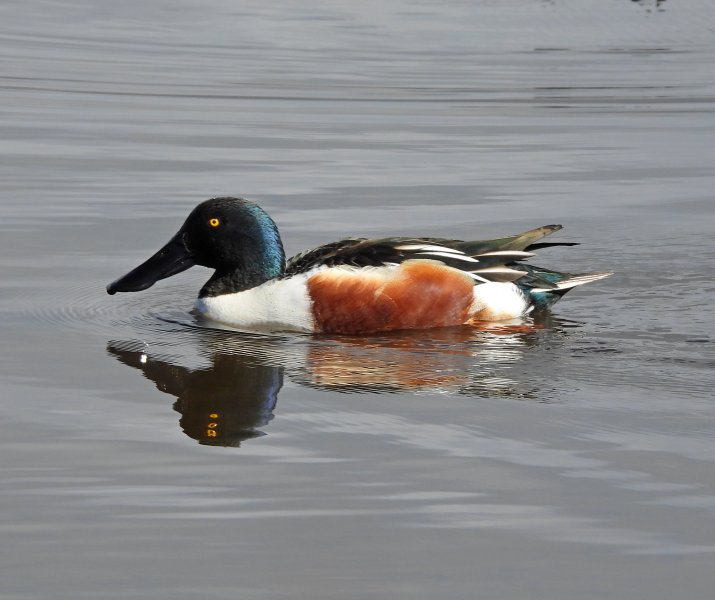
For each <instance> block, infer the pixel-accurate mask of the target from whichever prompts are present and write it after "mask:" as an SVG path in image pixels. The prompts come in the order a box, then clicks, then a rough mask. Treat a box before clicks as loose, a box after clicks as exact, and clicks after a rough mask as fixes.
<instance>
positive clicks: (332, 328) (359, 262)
mask: <svg viewBox="0 0 715 600" xmlns="http://www.w3.org/2000/svg"><path fill="white" fill-rule="evenodd" d="M559 229H561V225H546V226H544V227H538V228H537V229H532V230H530V231H527V232H525V233H521V234H518V235H512V236H507V237H503V238H498V239H493V240H482V241H472V242H465V241H459V240H447V239H437V238H408V237H392V238H382V239H364V238H349V239H344V240H340V241H338V242H333V243H331V244H326V245H324V246H319V247H318V248H314V249H312V250H308V251H306V252H302V253H300V254H297V255H296V256H294V257H293V258H291V259H289V260H288V261H286V259H285V253H284V251H283V244H282V242H281V238H280V235H279V233H278V227H277V226H276V224H275V223H274V222H273V219H271V218H270V217H269V216H268V214H267V213H266V212H265V211H264V210H263V209H262V208H261V207H260V206H258V205H257V204H254V203H253V202H250V201H248V200H244V199H242V198H213V199H211V200H207V201H205V202H202V203H201V204H199V205H198V206H197V207H196V208H195V209H194V210H193V211H192V212H191V214H190V215H189V217H188V218H187V219H186V222H185V223H184V224H183V225H182V227H181V229H179V231H178V233H177V234H176V235H175V236H174V237H173V238H172V239H171V240H170V241H169V242H168V243H167V244H166V245H165V246H164V247H163V248H161V250H159V251H158V252H157V253H156V254H155V255H154V256H152V257H151V258H149V259H148V260H147V261H146V262H144V263H142V264H141V265H139V266H138V267H137V268H135V269H134V270H132V271H130V272H129V273H127V274H126V275H124V276H123V277H120V278H119V279H117V280H116V281H114V282H113V283H111V284H109V285H108V286H107V292H108V293H109V294H114V293H116V292H136V291H140V290H145V289H147V288H149V287H151V286H152V285H154V283H156V282H157V281H158V280H160V279H164V278H166V277H171V276H172V275H176V274H177V273H180V272H181V271H184V270H186V269H188V268H189V267H191V266H193V265H202V266H204V267H209V268H211V269H215V272H214V274H213V275H212V276H211V278H210V279H209V280H208V281H207V282H206V284H205V285H204V286H203V287H202V288H201V291H200V292H199V297H198V300H197V302H196V308H197V309H198V311H199V313H201V314H202V315H204V316H205V317H207V318H208V319H210V320H213V321H217V322H220V323H223V324H227V325H230V326H233V327H237V328H247V329H263V330H265V329H271V330H297V331H307V332H315V333H340V334H359V333H369V332H379V331H388V330H396V329H423V328H430V327H446V326H454V325H466V324H474V323H477V322H480V321H499V320H507V319H514V318H518V317H521V316H524V315H526V314H528V313H529V312H531V311H532V310H534V309H545V308H548V307H549V306H551V305H552V304H553V303H554V302H556V301H557V300H558V299H559V298H561V296H563V295H564V294H565V293H566V292H568V291H569V290H570V289H571V288H574V287H576V286H579V285H582V284H584V283H589V282H591V281H596V280H598V279H603V278H604V277H607V276H609V275H611V273H605V272H602V273H581V274H570V273H559V272H556V271H551V270H549V269H544V268H540V267H536V266H532V265H529V264H526V263H524V262H523V261H524V260H525V259H527V258H531V257H532V256H534V254H533V253H532V250H537V249H540V248H545V247H549V246H573V245H576V244H574V243H572V242H550V243H549V242H539V240H541V239H542V238H543V237H545V236H547V235H549V234H551V233H553V232H555V231H558V230H559Z"/></svg>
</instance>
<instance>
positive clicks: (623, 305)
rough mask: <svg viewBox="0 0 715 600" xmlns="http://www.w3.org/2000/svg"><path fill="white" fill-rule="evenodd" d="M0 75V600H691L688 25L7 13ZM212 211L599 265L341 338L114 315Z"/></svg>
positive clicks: (706, 450)
mask: <svg viewBox="0 0 715 600" xmlns="http://www.w3.org/2000/svg"><path fill="white" fill-rule="evenodd" d="M0 56H2V57H3V61H2V67H0V190H1V195H0V273H1V276H0V330H1V332H2V333H1V335H2V338H1V339H2V350H1V351H0V382H1V384H2V388H1V389H2V394H1V395H2V397H1V399H0V474H1V477H0V515H2V516H0V534H1V535H2V540H3V544H2V546H1V548H2V549H1V550H0V598H1V599H2V600H35V599H38V600H39V599H45V598H53V599H60V600H61V599H68V600H69V599H72V600H76V599H84V598H87V599H93V600H94V599H104V598H106V599H115V598H116V599H125V598H142V599H147V600H159V599H161V600H164V599H172V600H179V599H183V598H187V599H188V598H196V597H201V598H207V599H213V598H215V599H229V598H230V599H235V598H241V599H265V598H305V599H315V600H317V599H325V600H328V599H330V600H333V599H337V598H340V599H343V598H346V599H368V598H370V599H383V598H390V599H393V598H405V599H425V600H427V599H430V600H432V599H434V598H449V599H452V598H454V599H471V598H479V599H490V600H491V599H494V600H519V599H528V600H542V599H543V600H554V599H564V600H596V599H613V600H622V599H623V598H648V600H660V599H663V600H666V599H667V600H671V599H672V598H688V599H689V600H691V599H695V600H700V599H702V600H705V599H709V598H711V597H712V590H713V584H715V576H714V575H713V569H712V564H713V560H714V559H715V520H714V519H715V475H714V473H715V470H714V467H715V405H714V403H713V388H714V387H715V369H714V367H715V352H714V351H713V339H714V335H715V327H714V326H713V325H714V323H715V318H714V317H713V310H712V298H713V292H715V284H714V283H713V262H714V259H715V210H714V208H715V206H714V204H715V203H714V202H713V196H714V192H713V190H715V174H714V172H713V157H714V156H715V142H714V141H713V140H715V78H713V74H714V71H713V65H714V64H715V8H714V7H713V5H712V3H711V2H709V0H692V1H690V2H675V1H672V0H668V1H667V2H658V3H656V2H655V1H653V2H648V1H646V0H644V1H643V2H631V1H628V0H603V1H600V2H587V1H585V0H579V1H571V0H570V1H568V2H567V1H566V0H552V1H538V0H507V1H504V0H501V1H499V2H497V1H484V2H448V3H446V5H445V4H443V3H437V2H414V1H410V2H407V1H402V0H395V1H390V2H359V3H356V2H300V3H298V2H288V1H278V2H270V3H265V2H253V1H241V2H234V1H229V0H210V1H208V2H192V1H189V0H184V1H180V2H176V1H175V0H172V1H171V2H169V1H168V0H146V1H144V2H141V3H139V2H131V1H130V2H128V3H127V2H125V3H104V2H92V1H90V0H76V1H72V2H69V1H65V0H57V1H54V2H42V1H40V0H30V1H23V2H19V1H13V0H8V1H6V2H4V3H3V4H2V6H0ZM217 195H243V196H246V197H250V198H251V199H253V200H255V201H257V202H259V203H260V204H261V205H262V206H264V207H265V208H266V210H268V212H269V213H270V214H271V215H272V216H273V217H274V219H275V220H276V222H277V223H278V226H279V228H280V230H281V233H282V235H283V239H284V242H285V245H286V249H287V251H288V252H289V253H295V252H298V251H300V250H303V249H305V248H308V247H311V246H315V245H317V244H320V243H323V242H329V241H332V240H335V239H338V238H340V237H343V236H348V235H356V236H375V237H378V236H385V235H430V236H435V237H454V238H460V239H469V238H483V237H494V236H501V235H504V234H508V233H516V232H518V231H522V230H525V229H529V228H531V227H536V226H539V225H543V224H547V223H563V224H564V225H565V229H564V231H562V232H560V233H559V234H558V238H556V239H558V240H561V241H578V242H580V243H581V246H578V247H574V248H553V249H544V250H542V251H540V253H539V257H538V262H537V264H540V265H543V266H546V267H551V268H556V269H562V270H567V271H571V272H580V271H588V270H613V271H615V273H616V274H615V275H614V276H613V277H612V278H610V279H608V280H605V281H602V282H598V283H595V284H592V285H589V286H586V287H584V288H582V289H579V290H577V291H574V292H572V293H570V294H569V295H568V296H567V297H566V298H565V299H564V300H563V301H562V302H561V303H559V304H558V305H557V306H556V308H555V310H554V311H553V313H552V314H551V315H545V316H542V317H539V318H537V319H535V320H527V321H525V322H524V323H521V324H517V325H513V324H512V325H505V326H502V327H492V328H487V329H467V330H465V329H462V328H457V329H445V330H433V331H421V332H408V333H395V334H390V335H382V336H365V337H362V338H346V337H325V336H324V337H311V336H302V335H292V334H291V335H287V334H285V335H281V334H277V335H257V334H250V333H241V332H233V331H225V330H216V329H211V328H206V327H203V326H201V325H200V324H198V323H197V322H196V321H195V319H194V317H193V316H192V315H191V313H190V309H191V305H192V302H193V298H194V297H195V295H196V292H197V290H198V288H199V287H200V285H201V284H202V283H203V281H205V279H207V277H208V275H209V273H208V272H207V271H206V270H204V269H200V268H196V269H192V270H191V271H188V272H186V273H183V274H181V275H179V276H177V277H175V278H173V279H170V280H167V281H162V282H160V283H158V284H157V285H156V286H154V287H153V288H151V289H150V290H147V291H145V292H142V293H139V294H124V295H121V294H120V295H117V296H112V297H110V296H107V295H106V293H105V291H104V287H105V285H106V284H107V283H108V282H109V281H111V280H113V279H115V278H116V277H117V276H119V275H121V274H123V273H125V272H126V271H127V270H129V269H130V268H132V267H133V266H135V265H136V264H138V263H139V261H141V260H143V259H145V258H146V257H148V256H149V255H150V254H151V253H153V252H154V251H155V250H156V249H157V248H158V247H159V246H160V245H162V244H163V243H164V242H165V241H167V240H168V239H169V237H170V236H171V235H172V234H173V233H174V232H175V231H176V229H177V228H178V227H179V226H180V224H181V223H182V221H183V219H184V218H185V216H186V214H187V213H188V212H189V210H190V209H191V208H192V207H193V206H194V205H195V204H196V203H198V202H199V201H201V200H203V199H205V198H208V197H211V196H217Z"/></svg>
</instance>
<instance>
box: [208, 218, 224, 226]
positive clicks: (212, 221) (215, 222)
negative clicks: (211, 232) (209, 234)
mask: <svg viewBox="0 0 715 600" xmlns="http://www.w3.org/2000/svg"><path fill="white" fill-rule="evenodd" d="M209 225H211V227H218V226H219V225H221V221H219V220H218V219H217V218H216V217H213V218H211V219H209Z"/></svg>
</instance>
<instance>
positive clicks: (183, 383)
mask: <svg viewBox="0 0 715 600" xmlns="http://www.w3.org/2000/svg"><path fill="white" fill-rule="evenodd" d="M122 346H124V344H112V343H110V344H109V346H108V351H109V353H110V354H112V355H114V356H115V357H117V358H118V359H119V360H120V361H121V362H123V363H124V364H126V365H129V366H131V367H135V368H138V369H141V371H142V373H143V374H144V376H145V377H146V378H147V379H150V380H151V381H153V382H154V383H155V384H156V387H157V388H158V389H159V390H161V391H162V392H166V393H167V394H171V395H172V396H175V397H176V399H177V400H176V402H175V403H174V409H175V410H176V411H177V412H179V413H181V415H182V417H181V419H180V420H179V424H180V425H181V428H182V429H183V431H184V433H186V435H188V436H189V437H191V438H193V439H195V440H197V441H198V442H199V443H200V444H206V445H213V446H238V445H240V443H241V441H242V440H245V439H250V438H253V437H258V436H260V435H263V433H262V432H261V431H259V429H258V428H260V427H263V426H265V425H266V424H267V423H268V422H269V421H270V420H271V419H272V418H273V409H274V408H275V405H276V401H277V398H278V392H279V391H280V389H281V386H282V385H283V368H282V367H274V366H268V365H266V364H262V363H261V362H259V361H258V360H257V359H255V358H252V357H248V356H242V355H237V354H218V355H216V356H214V360H213V364H212V365H211V366H210V367H208V368H205V369H197V370H193V371H192V370H189V369H187V368H185V367H180V366H177V365H173V364H171V363H169V362H167V361H162V360H159V359H154V358H149V359H147V358H146V356H145V355H144V354H143V352H142V351H136V350H126V349H124V348H123V347H122Z"/></svg>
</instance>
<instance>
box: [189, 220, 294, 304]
mask: <svg viewBox="0 0 715 600" xmlns="http://www.w3.org/2000/svg"><path fill="white" fill-rule="evenodd" d="M266 219H267V220H266V222H265V223H261V225H262V226H261V227H260V228H258V229H257V233H256V232H254V233H256V235H247V236H245V237H242V238H241V239H240V240H237V248H236V250H237V251H236V252H235V255H234V256H233V257H232V258H231V260H227V261H225V262H224V263H223V264H219V265H218V266H216V272H215V273H214V274H213V275H212V276H211V279H209V280H208V281H207V282H206V283H205V284H204V286H203V287H202V288H201V291H200V292H199V298H205V297H207V296H221V295H223V294H234V293H236V292H244V291H246V290H250V289H252V288H254V287H257V286H259V285H261V284H262V283H265V282H266V281H270V280H271V279H275V278H276V277H280V276H281V275H282V274H283V272H284V271H285V251H284V250H283V243H282V242H281V238H280V235H279V234H278V229H277V228H276V226H275V224H274V223H273V221H272V220H270V218H269V217H268V216H267V215H266Z"/></svg>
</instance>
